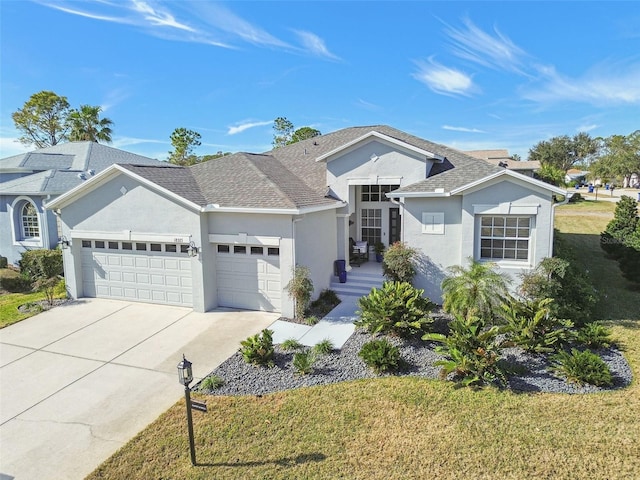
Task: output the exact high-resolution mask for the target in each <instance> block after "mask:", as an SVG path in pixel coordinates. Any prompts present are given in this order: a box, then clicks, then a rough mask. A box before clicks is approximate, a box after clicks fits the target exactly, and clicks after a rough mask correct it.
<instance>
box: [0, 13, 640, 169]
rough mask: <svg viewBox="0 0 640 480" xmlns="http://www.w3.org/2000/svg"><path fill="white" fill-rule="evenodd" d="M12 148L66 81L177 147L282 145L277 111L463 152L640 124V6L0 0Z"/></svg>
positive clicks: (163, 147)
mask: <svg viewBox="0 0 640 480" xmlns="http://www.w3.org/2000/svg"><path fill="white" fill-rule="evenodd" d="M0 21H1V25H0V27H1V47H0V62H1V65H0V66H1V69H0V95H1V96H0V157H5V156H8V155H12V154H16V153H19V152H21V151H25V148H24V147H22V146H21V145H20V144H19V143H17V142H16V141H15V139H16V138H17V137H18V136H19V132H17V131H16V130H15V128H14V126H13V121H12V119H11V113H12V112H14V111H16V110H17V109H19V108H21V107H22V105H23V104H24V102H25V101H26V100H28V98H29V96H30V95H31V94H33V93H36V92H39V91H41V90H53V91H54V92H56V93H57V94H58V95H62V96H66V97H67V98H68V100H69V103H70V104H71V105H72V106H73V107H78V106H80V105H81V104H90V105H100V106H102V108H103V110H104V116H107V117H109V118H110V119H111V120H113V122H114V127H113V131H114V135H113V140H114V141H113V143H112V145H113V146H115V147H117V148H122V149H124V150H128V151H131V152H135V153H139V154H142V155H147V156H151V157H154V158H160V159H164V158H166V156H167V152H168V151H169V150H170V149H171V144H170V141H169V137H170V135H171V132H172V131H173V130H174V129H175V128H177V127H185V128H189V129H192V130H195V131H197V132H199V133H200V134H201V135H202V145H201V146H200V147H198V148H197V150H196V152H195V153H196V154H199V155H204V154H207V153H215V152H217V151H219V150H222V151H231V152H235V151H251V152H261V151H265V150H268V149H270V146H271V141H272V137H273V130H272V124H273V120H274V119H275V118H276V117H278V116H285V117H287V118H288V119H289V120H291V121H292V122H293V123H294V125H295V126H296V127H302V126H312V127H314V128H317V129H319V130H320V131H322V132H323V133H328V132H331V131H334V130H338V129H340V128H344V127H348V126H355V125H374V124H388V125H391V126H394V127H396V128H399V129H401V130H404V131H406V132H409V133H412V134H414V135H417V136H420V137H422V138H426V139H428V140H431V141H434V142H438V143H444V144H447V145H450V146H452V147H455V148H459V149H462V150H467V149H488V148H507V149H509V152H510V153H512V154H513V153H517V154H519V155H521V156H522V158H523V159H526V156H527V152H528V150H529V148H531V147H532V146H533V145H535V143H537V142H539V141H541V140H545V139H548V138H550V137H553V136H557V135H564V134H567V135H573V134H575V133H577V132H579V131H586V132H588V133H589V134H590V135H592V136H609V135H612V134H624V135H626V134H629V133H631V132H632V131H634V130H637V129H639V128H640V3H638V2H632V1H629V2H480V1H477V2H373V1H370V2H362V1H357V2H338V1H325V2H301V1H298V2H269V1H262V2H244V1H236V2H223V3H218V2H208V1H202V0H200V1H188V0H180V1H177V0H175V1H168V2H161V1H158V2H155V1H144V0H133V1H127V0H96V1H80V0H76V1H53V0H52V1H48V0H38V1H35V2H30V1H23V0H20V1H18V0H13V1H12V0H8V1H7V0H3V1H2V2H1V3H0Z"/></svg>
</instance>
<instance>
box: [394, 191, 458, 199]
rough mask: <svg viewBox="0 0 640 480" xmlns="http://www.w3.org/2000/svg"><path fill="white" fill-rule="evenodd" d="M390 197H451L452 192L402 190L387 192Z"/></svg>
mask: <svg viewBox="0 0 640 480" xmlns="http://www.w3.org/2000/svg"><path fill="white" fill-rule="evenodd" d="M385 195H386V196H387V197H388V198H396V197H398V198H422V197H425V198H426V197H432V198H433V197H450V196H451V193H450V192H400V193H393V192H389V193H385Z"/></svg>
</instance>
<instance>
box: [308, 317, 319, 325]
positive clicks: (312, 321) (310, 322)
mask: <svg viewBox="0 0 640 480" xmlns="http://www.w3.org/2000/svg"><path fill="white" fill-rule="evenodd" d="M319 321H320V319H319V318H318V317H316V316H315V315H311V316H310V317H305V319H304V323H306V324H307V325H315V324H316V323H318V322H319Z"/></svg>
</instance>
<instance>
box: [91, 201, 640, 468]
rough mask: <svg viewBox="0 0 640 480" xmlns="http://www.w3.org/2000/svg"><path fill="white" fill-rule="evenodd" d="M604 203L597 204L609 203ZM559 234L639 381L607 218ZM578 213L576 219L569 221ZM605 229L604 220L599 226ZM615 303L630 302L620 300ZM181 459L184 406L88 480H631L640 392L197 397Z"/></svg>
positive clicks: (379, 388) (394, 385)
mask: <svg viewBox="0 0 640 480" xmlns="http://www.w3.org/2000/svg"><path fill="white" fill-rule="evenodd" d="M603 203H604V202H603ZM578 205H579V206H578V207H574V206H573V205H569V206H567V207H561V208H559V209H558V215H557V222H556V226H557V227H558V228H560V230H561V231H562V232H563V233H562V235H565V236H566V238H567V239H568V240H569V241H570V242H572V243H573V244H575V246H576V248H578V249H579V251H580V253H581V262H583V263H584V265H585V266H587V265H588V266H590V269H591V271H592V272H594V275H593V280H594V281H595V282H596V284H597V286H598V288H599V289H600V290H601V293H602V294H603V295H605V297H604V298H605V300H604V302H603V303H602V304H601V306H600V307H599V308H600V309H601V311H602V312H603V313H604V316H603V317H602V319H606V320H608V322H607V323H608V324H609V325H612V327H613V333H614V338H615V340H617V341H619V342H620V343H621V344H622V346H623V348H624V351H625V356H626V358H627V360H628V361H629V363H630V364H631V366H632V368H633V371H634V375H635V376H636V377H637V376H638V374H640V319H639V318H638V306H640V293H639V292H637V291H634V290H631V289H629V288H628V287H629V286H630V285H628V284H627V283H626V282H624V281H623V280H622V279H621V277H620V274H619V272H618V269H617V263H616V262H613V261H611V260H608V259H606V258H604V255H603V254H602V251H601V250H600V246H599V244H598V242H597V237H598V233H599V231H600V230H601V229H602V228H603V224H604V225H606V222H607V221H608V220H607V218H605V217H606V216H605V217H603V218H600V219H598V221H593V219H592V218H591V217H592V216H591V215H590V211H589V210H588V209H585V207H584V206H582V204H578ZM609 205H610V206H609V208H610V210H607V209H606V208H602V207H601V206H600V204H599V203H598V204H597V207H596V208H597V210H596V211H595V213H596V215H593V216H598V215H600V214H602V213H607V212H611V213H612V212H613V204H609ZM576 211H580V212H582V214H581V215H580V218H578V221H577V222H574V220H575V217H576V215H575V212H576ZM603 222H604V223H603ZM615 302H624V303H622V304H615ZM195 397H196V398H198V399H200V400H204V399H206V401H207V404H208V407H209V413H206V414H202V413H200V412H194V422H195V425H194V429H195V435H196V449H197V459H198V462H199V463H200V465H198V466H197V467H192V466H191V464H190V462H189V448H188V441H187V433H186V425H185V413H184V408H185V407H184V402H178V403H177V404H176V405H174V406H173V407H171V408H170V409H169V410H168V411H167V412H166V413H164V414H163V415H162V416H161V417H160V418H158V419H157V420H156V421H155V422H154V423H153V424H151V425H150V426H149V427H148V428H146V429H145V430H144V431H142V432H141V433H140V434H139V435H137V436H136V437H135V438H134V439H133V440H132V441H130V442H129V443H128V444H127V445H125V446H124V447H123V448H122V449H120V450H119V451H118V452H117V453H116V454H115V455H114V456H113V457H111V458H110V459H109V460H107V461H106V462H105V463H104V464H102V465H101V466H100V467H99V468H98V469H97V470H96V471H95V472H93V473H92V474H91V475H90V476H89V477H88V478H89V479H121V478H127V479H148V478H158V479H159V478H180V479H246V478H259V479H293V478H304V479H316V478H317V479H327V478H348V479H410V478H411V479H422V478H429V479H463V478H464V479H466V478H473V479H522V478H540V479H584V478H594V479H595V478H598V479H600V478H602V479H604V478H606V479H628V478H637V475H638V472H639V471H640V434H639V433H638V432H640V386H639V385H638V382H637V380H634V382H633V383H632V385H631V386H630V387H629V388H626V389H623V390H617V391H613V392H606V393H598V394H589V395H562V394H516V393H511V392H508V391H506V392H501V391H497V390H494V389H486V390H482V391H472V390H469V389H456V388H455V387H454V385H453V384H451V383H446V382H440V381H436V380H427V379H419V378H410V377H386V378H380V379H373V380H361V381H355V382H347V383H342V384H335V385H331V386H324V387H313V388H300V389H297V390H293V391H288V392H281V393H277V394H272V395H264V396H262V397H254V396H242V397H204V396H200V395H195Z"/></svg>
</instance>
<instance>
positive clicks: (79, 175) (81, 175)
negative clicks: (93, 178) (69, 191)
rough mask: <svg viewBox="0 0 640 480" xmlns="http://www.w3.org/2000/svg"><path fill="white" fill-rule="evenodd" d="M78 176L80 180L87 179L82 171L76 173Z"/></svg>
mask: <svg viewBox="0 0 640 480" xmlns="http://www.w3.org/2000/svg"><path fill="white" fill-rule="evenodd" d="M78 178H79V179H80V180H86V179H87V176H86V175H85V174H84V172H80V173H79V174H78Z"/></svg>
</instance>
